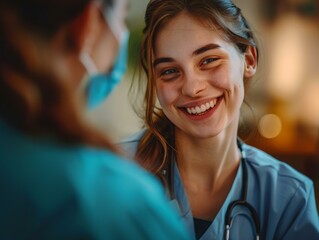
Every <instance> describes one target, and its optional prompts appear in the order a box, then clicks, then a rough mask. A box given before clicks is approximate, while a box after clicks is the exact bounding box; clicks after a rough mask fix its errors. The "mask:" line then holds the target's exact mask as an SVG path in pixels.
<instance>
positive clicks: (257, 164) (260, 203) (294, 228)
mask: <svg viewBox="0 0 319 240" xmlns="http://www.w3.org/2000/svg"><path fill="white" fill-rule="evenodd" d="M144 131H145V130H144ZM144 131H141V132H138V133H137V134H135V135H133V136H131V137H129V138H127V139H126V140H124V141H123V142H122V143H121V145H122V147H123V149H124V150H125V151H126V152H127V154H128V155H129V156H130V157H133V156H134V154H135V152H136V148H137V146H138V143H139V140H140V138H141V137H142V136H143V134H144ZM242 150H243V152H244V153H245V155H246V160H245V162H244V164H246V167H247V175H248V182H247V202H248V203H250V204H251V205H252V206H253V207H254V209H255V210H256V211H257V214H258V216H259V221H260V227H261V239H262V240H273V239H285V240H292V239H309V240H310V239H311V240H312V239H313V240H315V239H319V217H318V211H317V208H316V202H315V196H314V186H313V182H312V181H311V180H310V179H309V178H308V177H306V176H304V175H302V174H301V173H299V172H297V171H296V170H294V169H293V168H292V167H290V166H289V165H287V164H285V163H283V162H280V161H278V160H276V159H274V158H273V157H271V156H270V155H268V154H266V153H265V152H263V151H261V150H259V149H256V148H254V147H251V146H249V145H247V144H243V145H242ZM241 164H243V162H242V163H241ZM173 171H174V172H173V174H174V194H175V198H174V199H171V202H172V203H176V204H175V205H176V206H177V207H178V209H179V211H180V215H181V216H182V219H183V221H184V223H185V224H186V226H187V229H188V232H189V235H190V236H192V238H193V239H195V230H194V220H193V215H192V211H191V208H190V204H189V202H188V199H187V195H186V193H185V190H184V187H183V183H182V181H181V178H180V175H179V171H178V167H177V165H176V164H174V170H173ZM242 174H243V167H242V166H240V167H239V168H238V172H237V174H236V177H235V180H234V182H233V185H232V187H231V190H230V192H229V193H228V196H227V198H226V200H225V202H224V203H223V205H222V207H221V209H220V210H219V212H218V214H217V216H216V217H215V219H214V220H213V221H212V223H211V224H210V226H209V227H208V228H207V230H206V231H205V232H204V233H203V235H202V236H201V237H200V239H201V240H208V239H209V240H212V239H225V228H226V227H225V215H226V211H227V207H228V206H229V204H230V203H231V202H233V201H235V200H239V199H240V198H241V192H242V187H243V181H242ZM167 192H168V191H167ZM207 201H208V200H207ZM231 219H232V221H231V226H230V239H245V240H246V239H256V237H255V236H256V231H255V225H254V221H253V219H252V217H251V214H250V212H249V211H248V209H247V208H245V207H241V206H240V207H235V208H234V210H233V211H232V214H231Z"/></svg>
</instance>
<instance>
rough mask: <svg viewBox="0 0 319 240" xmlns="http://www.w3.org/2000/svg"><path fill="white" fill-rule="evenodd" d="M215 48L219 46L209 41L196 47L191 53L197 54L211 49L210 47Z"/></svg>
mask: <svg viewBox="0 0 319 240" xmlns="http://www.w3.org/2000/svg"><path fill="white" fill-rule="evenodd" d="M216 48H220V46H219V45H218V44H215V43H209V44H207V45H205V46H203V47H200V48H198V49H196V50H195V51H194V52H193V53H192V56H197V55H199V54H202V53H204V52H206V51H208V50H212V49H216Z"/></svg>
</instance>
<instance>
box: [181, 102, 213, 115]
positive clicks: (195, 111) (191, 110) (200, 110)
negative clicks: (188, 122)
mask: <svg viewBox="0 0 319 240" xmlns="http://www.w3.org/2000/svg"><path fill="white" fill-rule="evenodd" d="M216 103H217V99H214V100H212V101H210V102H207V103H205V104H202V105H200V106H195V107H191V108H186V110H187V112H188V113H189V114H197V115H198V114H201V113H203V112H206V111H207V110H208V109H210V108H213V107H214V106H215V105H216Z"/></svg>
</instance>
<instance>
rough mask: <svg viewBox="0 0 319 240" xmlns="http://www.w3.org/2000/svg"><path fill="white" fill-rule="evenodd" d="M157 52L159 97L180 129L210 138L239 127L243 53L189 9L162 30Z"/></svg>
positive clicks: (194, 135) (156, 80) (157, 43)
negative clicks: (193, 16)
mask: <svg viewBox="0 0 319 240" xmlns="http://www.w3.org/2000/svg"><path fill="white" fill-rule="evenodd" d="M154 54H155V57H154V59H155V60H154V63H153V66H154V72H155V85H156V91H157V97H158V100H159V103H160V105H161V107H162V109H163V112H164V113H165V115H166V116H167V117H168V118H169V120H170V121H171V122H172V123H173V124H174V125H175V126H176V131H177V133H178V132H180V133H184V134H186V135H190V136H192V137H196V138H208V137H214V136H216V135H218V134H220V133H221V132H223V131H224V130H225V129H227V128H229V126H230V125H233V126H235V127H233V129H234V131H237V125H238V119H239V112H240V106H241V104H242V102H243V99H244V84H243V78H244V75H245V54H242V53H240V52H239V50H238V49H237V48H236V47H235V45H233V44H231V43H229V42H227V41H225V40H224V39H223V38H222V37H221V33H220V32H218V31H217V30H214V29H211V28H208V27H205V26H203V25H202V24H200V23H199V22H198V21H196V20H194V19H193V18H192V17H190V16H189V15H186V14H180V15H178V16H177V17H175V18H174V19H172V20H171V21H170V22H169V23H168V24H167V25H166V26H164V28H163V29H162V30H161V31H160V32H159V33H158V35H157V37H156V41H155V51H154Z"/></svg>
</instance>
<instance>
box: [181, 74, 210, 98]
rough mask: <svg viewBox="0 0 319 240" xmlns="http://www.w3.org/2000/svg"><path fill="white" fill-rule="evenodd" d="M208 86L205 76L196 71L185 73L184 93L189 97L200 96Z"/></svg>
mask: <svg viewBox="0 0 319 240" xmlns="http://www.w3.org/2000/svg"><path fill="white" fill-rule="evenodd" d="M205 88H206V81H205V79H204V76H201V75H199V74H198V73H195V72H187V73H185V74H184V81H183V86H182V94H183V95H185V96H189V97H198V96H200V94H201V93H202V92H203V91H204V90H205Z"/></svg>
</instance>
